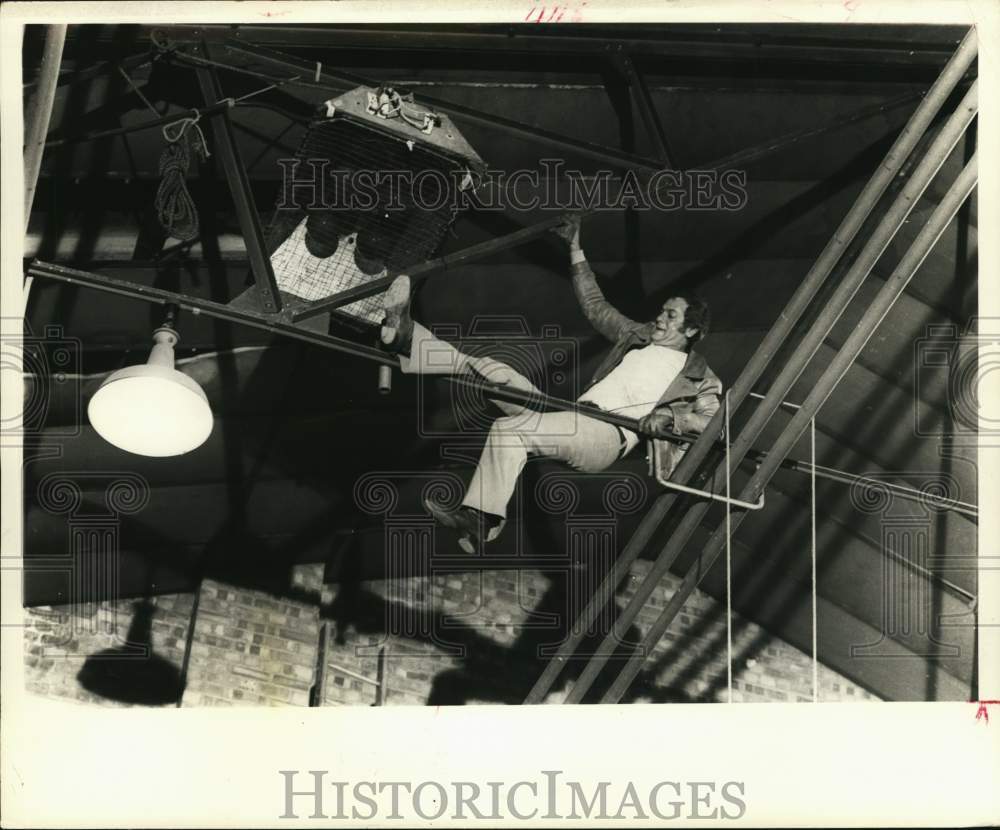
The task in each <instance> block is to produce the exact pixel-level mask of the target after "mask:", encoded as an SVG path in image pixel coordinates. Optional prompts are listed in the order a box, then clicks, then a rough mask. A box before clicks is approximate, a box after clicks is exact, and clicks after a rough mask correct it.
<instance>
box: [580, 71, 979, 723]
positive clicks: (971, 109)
mask: <svg viewBox="0 0 1000 830" xmlns="http://www.w3.org/2000/svg"><path fill="white" fill-rule="evenodd" d="M977 108H978V87H977V84H973V85H972V86H971V87H969V90H968V91H967V92H966V93H965V97H964V98H963V99H962V102H961V104H959V106H958V108H957V109H956V110H955V112H954V113H953V114H952V115H951V117H950V118H949V119H948V121H947V122H946V124H945V126H944V127H943V128H942V129H941V131H940V133H938V135H937V136H936V137H935V139H934V141H933V142H932V143H931V146H930V147H929V148H928V149H927V153H926V155H925V156H924V158H923V159H921V161H920V163H919V164H918V165H917V167H916V169H915V170H914V171H913V175H912V176H911V177H910V179H909V181H908V182H907V183H906V186H905V187H903V189H902V190H901V191H900V192H899V195H897V197H896V198H895V200H894V201H893V203H892V207H890V208H889V211H888V212H887V213H886V214H885V216H883V217H882V219H881V220H880V221H879V223H878V226H877V227H876V228H875V230H874V231H873V232H872V235H871V237H870V238H869V239H868V241H867V242H866V243H865V246H864V247H863V248H862V250H861V253H859V254H858V256H857V258H856V259H855V260H854V263H853V264H852V265H851V268H850V270H849V271H848V272H847V274H845V275H844V277H843V278H842V279H841V281H840V284H839V285H838V286H837V288H836V290H835V291H834V293H833V295H832V296H831V297H830V298H829V299H828V300H826V301H825V303H824V306H823V309H822V310H821V311H820V313H819V315H818V316H817V318H816V320H815V321H814V322H813V324H812V327H811V328H810V329H809V331H808V332H806V334H805V335H804V337H803V339H802V342H801V343H800V344H799V346H798V348H797V349H796V350H795V353H794V354H793V355H792V356H791V357H790V358H789V360H788V362H787V363H786V364H785V365H784V366H783V367H782V369H781V371H780V372H779V374H778V377H777V378H776V379H775V381H774V382H773V383H772V385H771V387H770V388H769V389H768V392H767V395H766V396H765V398H764V400H763V401H761V402H760V405H759V406H758V408H757V409H756V410H755V411H754V413H753V414H752V415H751V416H750V418H749V420H748V421H747V423H746V425H745V426H744V427H743V430H742V431H741V432H740V434H739V436H738V437H737V438H736V440H735V441H734V442H733V446H732V450H731V455H732V459H733V463H735V464H739V463H740V462H741V461H742V460H743V458H744V456H745V455H746V453H747V451H748V450H749V449H750V447H751V446H752V445H753V443H754V442H755V441H756V440H757V439H758V438H759V437H760V435H761V433H763V431H764V428H765V427H766V426H767V423H768V421H769V420H770V419H771V417H772V416H773V415H774V413H775V411H776V410H777V409H778V407H779V406H780V405H781V402H782V399H783V398H784V396H785V395H787V394H788V391H789V390H790V389H791V388H792V386H793V385H794V384H795V381H796V380H798V378H799V375H801V374H802V371H803V370H804V369H805V367H806V365H807V364H808V363H809V361H810V360H812V358H813V356H814V355H815V354H816V352H817V351H818V350H819V347H820V346H821V345H822V343H823V340H824V338H826V336H827V335H828V334H829V333H830V331H832V330H833V327H834V325H835V324H836V322H837V320H839V319H840V317H841V315H843V313H844V311H845V310H846V308H847V305H848V304H849V303H850V302H851V300H852V299H853V298H854V295H855V294H856V293H857V291H858V289H860V287H861V285H862V283H863V282H864V280H865V278H866V277H867V276H868V274H870V273H871V269H872V268H873V267H874V266H875V263H876V262H877V261H878V259H879V257H881V255H882V254H883V252H884V251H885V249H886V247H887V246H888V245H889V243H890V242H891V241H892V238H893V237H894V236H895V235H896V232H897V231H898V230H899V228H900V227H902V224H903V222H904V221H905V219H906V217H907V216H908V215H909V214H910V212H911V211H912V210H913V208H914V206H915V205H916V203H917V200H918V199H919V198H920V195H921V194H922V193H923V192H924V190H926V188H927V186H928V185H929V184H930V182H931V179H933V178H934V175H935V174H936V173H937V171H938V170H939V169H940V167H941V165H942V164H943V163H944V161H945V159H946V158H947V157H948V155H949V153H950V152H951V151H952V149H954V147H955V145H956V144H957V143H958V141H959V140H960V139H961V137H962V134H963V133H964V132H965V129H966V127H968V125H969V123H970V122H971V121H972V118H973V117H974V116H975V113H976V110H977ZM741 377H742V376H741ZM803 406H804V405H803ZM803 411H804V409H800V410H799V411H798V413H796V415H795V416H794V417H798V416H799V415H801V414H802V412H803ZM692 449H693V448H692ZM771 457H772V454H771V453H769V454H768V459H770V458H771ZM764 463H765V464H767V463H768V460H765V462H764ZM708 507H709V505H708V504H707V503H705V502H701V503H695V504H694V505H692V506H691V508H690V510H689V511H688V513H687V515H685V516H684V518H683V520H682V521H681V523H680V524H679V525H678V527H677V529H676V530H675V531H674V533H673V534H671V537H670V540H669V541H668V542H667V544H666V545H665V546H664V548H663V550H662V551H661V552H660V556H659V557H658V558H657V561H656V563H655V564H654V565H653V567H652V568H651V569H650V571H649V573H648V574H647V576H646V579H645V580H643V582H642V583H641V584H640V585H639V586H638V587H637V589H636V592H635V595H634V596H633V597H632V600H631V602H630V603H629V605H628V606H626V608H625V611H624V612H623V613H622V615H621V617H619V619H618V620H617V621H616V623H615V627H614V629H613V630H612V632H611V633H609V634H608V635H607V636H606V637H605V640H604V642H602V643H601V645H600V646H599V647H598V649H597V651H596V652H595V654H594V656H593V657H591V660H590V664H589V665H588V666H587V667H586V668H585V669H584V671H583V673H582V674H581V676H580V678H579V679H578V680H577V682H576V684H575V685H574V686H573V689H572V691H571V692H570V694H569V695H567V697H566V701H567V702H568V703H576V702H578V701H579V700H580V699H581V698H582V697H583V695H584V694H586V692H587V690H588V689H589V688H590V685H591V684H592V683H593V681H594V679H595V678H596V677H597V674H598V672H599V671H600V670H601V668H602V667H603V666H604V664H605V663H606V662H607V659H608V657H610V655H611V654H612V653H613V652H614V649H615V647H616V646H617V636H618V634H619V633H620V631H619V624H620V625H622V626H628V625H629V624H630V623H631V622H632V621H633V620H634V619H635V617H636V616H638V614H639V611H640V610H641V609H642V606H643V604H644V603H645V602H646V600H647V599H648V598H649V597H650V596H651V595H652V593H653V591H654V590H655V589H656V585H657V583H658V582H659V580H660V578H661V577H662V576H663V575H664V574H665V573H666V572H667V570H668V569H669V568H670V565H672V564H673V562H674V560H675V559H676V558H677V556H678V555H679V554H680V552H681V551H682V550H683V548H684V545H685V544H686V543H687V541H688V539H689V538H690V537H691V534H692V533H694V531H695V528H696V527H697V526H698V524H699V523H700V521H701V519H702V517H703V516H704V515H705V513H706V512H707V511H708Z"/></svg>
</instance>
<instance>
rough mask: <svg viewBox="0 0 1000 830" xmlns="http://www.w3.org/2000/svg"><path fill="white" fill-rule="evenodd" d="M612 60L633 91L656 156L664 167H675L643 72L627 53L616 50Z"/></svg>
mask: <svg viewBox="0 0 1000 830" xmlns="http://www.w3.org/2000/svg"><path fill="white" fill-rule="evenodd" d="M612 62H613V63H614V65H615V67H616V68H617V69H618V71H619V72H620V73H621V74H622V75H623V76H624V78H625V80H626V82H627V83H628V87H629V89H630V90H631V91H632V93H633V97H634V98H635V102H636V105H637V106H638V107H639V115H640V116H641V117H642V123H643V124H644V125H645V127H646V133H647V134H648V135H649V138H650V140H651V141H652V142H653V145H654V146H655V147H656V156H657V158H658V159H659V160H660V164H661V165H662V166H663V167H667V168H674V167H676V166H677V165H676V163H675V161H674V155H673V153H672V152H671V151H670V145H669V144H668V143H667V136H666V133H664V131H663V124H662V123H661V121H660V118H659V116H658V115H657V114H656V106H655V105H654V104H653V96H652V95H650V94H649V87H647V86H646V80H645V78H643V77H642V74H641V73H640V72H639V71H638V70H637V69H636V68H635V64H634V63H633V62H632V58H631V57H629V55H627V54H626V53H624V52H622V51H620V50H616V51H615V52H613V53H612Z"/></svg>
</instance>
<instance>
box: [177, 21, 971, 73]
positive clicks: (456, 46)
mask: <svg viewBox="0 0 1000 830" xmlns="http://www.w3.org/2000/svg"><path fill="white" fill-rule="evenodd" d="M158 28H159V29H160V30H161V31H162V30H163V27H158ZM560 28H561V30H562V31H563V32H564V34H562V35H551V34H540V33H538V32H535V31H532V27H530V26H516V27H505V28H504V29H503V30H502V31H479V32H470V31H468V30H458V29H455V28H451V29H433V30H428V29H423V30H420V29H401V28H398V27H397V28H389V27H376V26H372V27H369V28H361V27H355V28H351V27H344V26H337V27H316V26H282V25H269V26H239V27H237V28H236V29H235V31H234V29H233V27H231V26H212V25H209V26H198V27H190V26H186V27H185V26H176V27H170V28H169V29H166V31H168V32H169V33H170V36H171V39H172V40H174V41H176V42H188V41H194V42H197V41H200V40H201V39H202V38H209V39H212V40H223V39H226V38H230V37H236V38H239V39H240V40H247V41H257V42H261V43H269V44H275V45H278V46H295V47H313V48H315V47H336V48H338V49H351V48H353V49H363V50H365V51H371V50H375V51H386V52H398V51H400V50H408V49H410V50H418V51H432V52H444V53H447V52H498V53H501V54H503V53H518V52H527V53H531V54H534V55H537V54H539V53H540V52H541V53H548V54H561V55H598V54H600V53H602V52H607V51H609V50H612V49H615V48H618V47H620V48H622V49H624V50H627V51H628V52H629V53H631V54H636V55H640V54H641V55H660V56H665V57H678V58H705V59H711V60H725V61H753V62H758V61H780V62H787V61H796V62H805V63H844V62H851V63H859V64H907V65H913V64H923V65H928V64H931V65H933V64H938V65H940V64H942V63H944V62H945V61H947V59H948V55H949V53H950V47H949V46H948V45H946V44H942V45H941V46H935V47H933V48H930V49H928V48H926V47H925V48H922V49H920V48H916V49H915V48H914V46H913V44H905V43H903V44H895V43H893V44H892V45H891V46H890V45H888V44H878V45H871V46H862V45H855V44H854V43H852V44H851V45H843V44H841V43H831V42H830V41H828V40H827V41H824V40H822V39H819V38H812V39H807V38H803V39H799V41H798V42H788V41H780V40H778V39H777V38H776V37H775V35H774V34H773V32H772V33H768V34H756V35H753V36H749V35H748V36H746V37H743V38H728V39H727V38H725V37H724V36H723V37H720V36H719V34H718V33H711V36H710V37H704V36H694V37H684V36H683V35H682V34H681V33H680V32H678V31H676V30H673V31H667V32H664V33H662V34H661V35H660V36H658V37H646V38H636V37H613V36H610V37H609V35H608V32H606V31H605V32H601V33H600V34H597V32H596V27H594V26H579V27H574V26H572V25H566V24H563V25H562V26H561V27H560ZM956 40H957V38H956ZM587 70H589V67H587Z"/></svg>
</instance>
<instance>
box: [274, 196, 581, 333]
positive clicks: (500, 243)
mask: <svg viewBox="0 0 1000 830" xmlns="http://www.w3.org/2000/svg"><path fill="white" fill-rule="evenodd" d="M565 221H566V219H565V216H564V215H562V214H560V215H559V216H553V217H551V218H549V219H545V220H543V221H541V222H538V223H536V224H534V225H529V226H528V227H526V228H524V229H522V230H519V231H514V232H513V233H509V234H506V235H505V236H501V237H498V238H497V239H491V240H489V241H488V242H481V243H479V244H478V245H470V246H469V247H468V248H463V249H462V250H461V251H458V252H457V253H454V254H445V255H444V256H441V257H437V258H435V259H429V260H427V261H426V262H423V263H421V264H420V265H414V266H413V267H412V268H404V269H403V270H402V271H399V272H398V273H393V274H390V275H389V276H386V277H379V278H378V279H374V280H371V281H369V282H366V283H365V284H364V285H359V286H357V287H355V288H350V289H348V290H347V291H341V292H339V293H337V294H334V295H332V296H330V297H327V298H325V299H323V300H316V301H315V302H312V303H310V304H309V305H308V306H306V307H305V308H303V309H301V310H298V309H296V310H292V311H291V312H290V314H289V317H290V319H291V320H292V321H293V322H301V321H302V320H308V319H309V318H310V317H315V316H316V315H318V314H324V313H326V312H327V311H333V310H335V309H338V308H342V307H343V306H345V305H350V304H351V303H353V302H356V301H357V300H363V299H365V298H367V297H374V296H375V295H376V294H381V293H382V292H383V291H385V290H386V289H387V288H388V287H389V286H390V285H391V284H392V281H393V280H394V279H395V278H396V277H397V276H398V275H399V274H407V275H408V276H409V277H410V278H411V279H414V280H421V279H425V278H426V277H428V276H430V275H431V274H432V273H435V272H437V271H446V270H448V269H449V268H454V267H456V266H458V265H464V264H466V263H467V262H473V261H474V260H477V259H482V258H483V257H486V256H489V255H490V254H494V253H497V252H498V251H503V250H506V249H507V248H513V247H514V246H516V245H522V244H524V243H525V242H528V241H530V240H532V239H535V238H536V237H539V236H542V235H544V234H546V233H548V232H549V231H550V230H551V229H552V228H554V227H556V226H557V225H561V224H563V223H564V222H565Z"/></svg>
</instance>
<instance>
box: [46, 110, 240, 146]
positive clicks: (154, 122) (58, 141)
mask: <svg viewBox="0 0 1000 830" xmlns="http://www.w3.org/2000/svg"><path fill="white" fill-rule="evenodd" d="M231 106H232V104H231V103H230V102H229V101H228V100H226V101H220V102H219V103H217V104H214V105H212V106H210V107H202V108H201V109H199V110H190V109H189V110H185V111H184V112H181V113H177V114H175V115H165V116H163V117H162V118H152V119H150V120H149V121H143V122H142V123H140V124H131V125H129V126H128V127H115V128H114V129H112V130H101V131H99V132H96V133H87V134H86V135H79V136H72V137H70V138H54V139H52V140H51V141H46V142H45V146H46V147H61V146H63V145H65V144H79V143H82V142H84V141H96V140H97V139H99V138H110V137H111V136H115V135H129V134H131V133H137V132H141V131H142V130H151V129H153V128H154V127H163V126H165V125H168V124H177V123H179V122H181V121H183V120H184V119H186V118H190V117H191V116H192V115H193V114H195V113H197V114H198V115H199V116H200V117H202V118H205V117H207V116H211V115H218V114H219V113H221V112H226V111H228V110H229V108H230V107H231Z"/></svg>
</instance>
